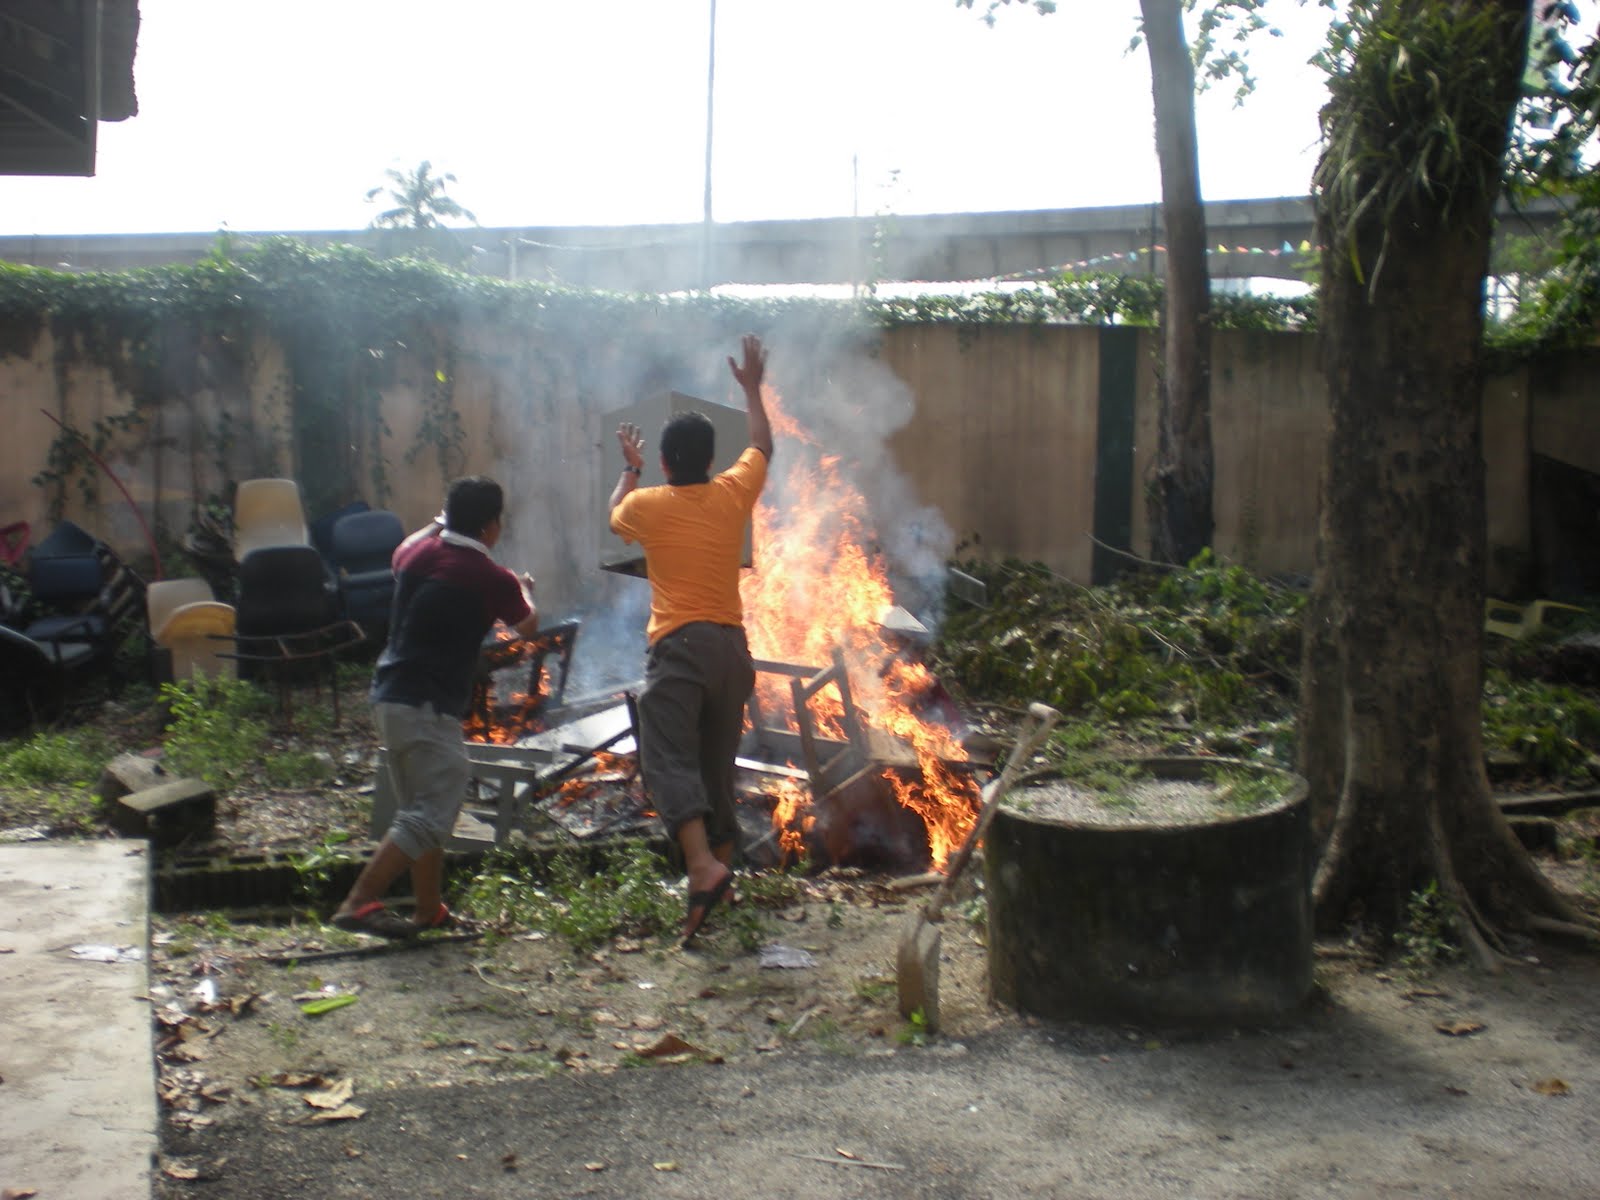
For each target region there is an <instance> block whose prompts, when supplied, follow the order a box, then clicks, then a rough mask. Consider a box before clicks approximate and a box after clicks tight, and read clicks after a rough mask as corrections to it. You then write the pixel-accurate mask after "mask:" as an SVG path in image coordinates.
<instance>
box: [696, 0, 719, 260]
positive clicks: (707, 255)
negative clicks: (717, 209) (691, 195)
mask: <svg viewBox="0 0 1600 1200" xmlns="http://www.w3.org/2000/svg"><path fill="white" fill-rule="evenodd" d="M716 89H717V0H711V34H710V46H709V47H708V48H707V50H706V194H705V201H706V204H705V225H704V227H703V228H702V230H701V233H700V286H701V288H702V289H704V290H705V291H710V290H711V130H712V120H711V119H712V115H713V113H714V112H715V111H716V103H715V99H716Z"/></svg>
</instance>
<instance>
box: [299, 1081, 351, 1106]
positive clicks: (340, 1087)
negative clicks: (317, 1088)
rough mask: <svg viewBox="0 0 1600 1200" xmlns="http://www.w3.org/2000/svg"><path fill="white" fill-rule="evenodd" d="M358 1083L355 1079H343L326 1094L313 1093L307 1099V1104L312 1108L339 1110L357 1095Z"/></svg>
mask: <svg viewBox="0 0 1600 1200" xmlns="http://www.w3.org/2000/svg"><path fill="white" fill-rule="evenodd" d="M355 1091H356V1081H355V1080H354V1079H341V1080H340V1081H339V1082H338V1083H336V1084H334V1085H333V1086H332V1087H330V1088H329V1089H328V1090H327V1091H325V1092H312V1093H310V1094H309V1095H308V1096H306V1097H305V1102H306V1103H307V1104H309V1105H311V1107H312V1108H328V1109H333V1108H338V1107H340V1106H341V1105H343V1104H344V1103H346V1102H347V1101H348V1100H349V1099H350V1097H351V1096H353V1095H355Z"/></svg>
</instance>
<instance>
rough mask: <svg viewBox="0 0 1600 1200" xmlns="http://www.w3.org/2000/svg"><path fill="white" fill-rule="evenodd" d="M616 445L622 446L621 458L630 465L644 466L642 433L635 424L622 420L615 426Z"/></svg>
mask: <svg viewBox="0 0 1600 1200" xmlns="http://www.w3.org/2000/svg"><path fill="white" fill-rule="evenodd" d="M617 445H619V446H621V447H622V459H623V461H624V462H626V463H627V464H628V465H629V466H630V467H639V468H641V469H643V467H644V434H642V433H640V432H639V427H638V426H637V425H633V424H630V423H629V422H626V421H625V422H623V423H622V424H621V425H619V426H618V427H617Z"/></svg>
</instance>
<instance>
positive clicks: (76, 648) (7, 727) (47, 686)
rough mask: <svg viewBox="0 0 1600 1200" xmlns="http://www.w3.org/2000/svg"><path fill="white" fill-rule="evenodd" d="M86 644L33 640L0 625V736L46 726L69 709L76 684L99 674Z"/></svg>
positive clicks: (90, 647)
mask: <svg viewBox="0 0 1600 1200" xmlns="http://www.w3.org/2000/svg"><path fill="white" fill-rule="evenodd" d="M98 665H99V664H98V662H97V660H96V657H95V651H94V647H93V646H91V645H90V644H89V643H87V642H73V641H60V642H48V643H46V642H36V641H34V640H33V639H32V638H30V637H29V636H28V635H27V634H25V633H23V632H21V631H20V630H17V629H12V628H11V627H10V626H9V625H0V678H3V679H4V680H5V681H6V683H5V686H4V687H0V732H5V733H15V732H19V731H21V730H24V729H27V728H29V727H31V726H33V725H43V724H49V723H51V722H53V721H57V720H59V719H61V718H62V717H64V716H66V715H67V714H68V713H69V712H70V711H71V709H72V701H73V700H74V699H76V698H77V696H78V693H79V687H80V685H81V684H83V683H85V682H87V681H89V680H91V679H93V678H96V677H98V676H99V674H100V672H99V670H98V669H97V668H98Z"/></svg>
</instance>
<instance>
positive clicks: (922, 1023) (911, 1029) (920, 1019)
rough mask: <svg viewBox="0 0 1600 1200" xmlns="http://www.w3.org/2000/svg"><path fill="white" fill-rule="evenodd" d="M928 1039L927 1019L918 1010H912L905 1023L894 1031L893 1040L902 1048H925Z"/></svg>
mask: <svg viewBox="0 0 1600 1200" xmlns="http://www.w3.org/2000/svg"><path fill="white" fill-rule="evenodd" d="M928 1037H929V1034H928V1018H927V1015H926V1014H925V1013H923V1011H922V1010H921V1009H920V1008H917V1009H913V1010H912V1012H911V1015H910V1016H909V1017H907V1018H906V1023H905V1024H904V1025H902V1026H900V1028H899V1029H897V1030H895V1031H894V1040H895V1041H897V1042H899V1043H900V1044H901V1045H902V1046H926V1045H927V1044H928Z"/></svg>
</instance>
